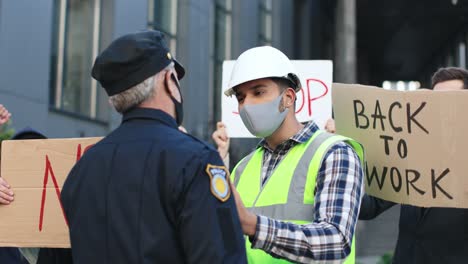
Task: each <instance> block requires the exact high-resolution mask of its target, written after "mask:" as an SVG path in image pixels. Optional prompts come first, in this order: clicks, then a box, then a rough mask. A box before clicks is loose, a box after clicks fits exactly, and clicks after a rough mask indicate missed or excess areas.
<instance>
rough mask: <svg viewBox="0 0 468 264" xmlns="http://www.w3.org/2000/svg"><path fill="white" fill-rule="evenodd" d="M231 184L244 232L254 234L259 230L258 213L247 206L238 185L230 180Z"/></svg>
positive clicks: (249, 234)
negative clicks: (238, 190)
mask: <svg viewBox="0 0 468 264" xmlns="http://www.w3.org/2000/svg"><path fill="white" fill-rule="evenodd" d="M229 184H230V185H231V192H232V194H234V199H235V200H236V207H237V213H238V214H239V220H240V223H241V226H242V232H244V234H245V235H248V236H253V235H255V232H256V230H257V215H255V214H254V213H252V212H250V211H249V210H247V208H245V206H244V203H243V202H242V199H241V198H240V195H239V192H237V190H236V187H234V184H232V182H231V181H229Z"/></svg>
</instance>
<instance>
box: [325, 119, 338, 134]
mask: <svg viewBox="0 0 468 264" xmlns="http://www.w3.org/2000/svg"><path fill="white" fill-rule="evenodd" d="M325 130H326V131H327V132H328V133H335V132H336V128H335V120H333V118H330V119H328V120H327V123H326V124H325Z"/></svg>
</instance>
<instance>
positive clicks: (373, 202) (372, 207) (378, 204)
mask: <svg viewBox="0 0 468 264" xmlns="http://www.w3.org/2000/svg"><path fill="white" fill-rule="evenodd" d="M395 204H396V203H394V202H390V201H386V200H382V199H380V198H377V197H374V196H370V195H367V194H365V195H364V197H363V198H362V202H361V210H360V212H359V220H371V219H374V218H376V217H377V216H379V215H380V214H381V213H383V212H385V211H386V210H387V209H389V208H390V207H392V206H394V205H395Z"/></svg>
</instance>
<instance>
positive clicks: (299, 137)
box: [257, 121, 319, 149]
mask: <svg viewBox="0 0 468 264" xmlns="http://www.w3.org/2000/svg"><path fill="white" fill-rule="evenodd" d="M317 130H319V127H318V126H317V124H315V122H314V121H309V122H306V123H304V127H303V128H302V129H301V130H299V131H298V132H297V133H296V134H295V135H293V136H292V137H290V138H289V139H287V140H286V141H285V142H287V141H293V142H295V143H296V144H301V143H305V142H307V141H308V140H309V139H310V137H312V135H313V134H314V133H315V132H316V131H317ZM285 142H283V143H281V144H284V143H285ZM258 147H263V148H266V149H270V147H269V146H268V144H267V142H266V140H265V139H262V140H261V141H260V142H259V143H258V145H257V148H258Z"/></svg>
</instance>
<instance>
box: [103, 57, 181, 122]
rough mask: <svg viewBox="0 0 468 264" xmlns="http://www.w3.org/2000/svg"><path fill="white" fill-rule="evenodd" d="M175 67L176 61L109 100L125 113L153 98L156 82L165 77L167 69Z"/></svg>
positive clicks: (120, 111) (116, 108) (119, 110)
mask: <svg viewBox="0 0 468 264" xmlns="http://www.w3.org/2000/svg"><path fill="white" fill-rule="evenodd" d="M173 69H174V63H171V64H169V65H168V66H167V67H166V68H164V69H163V70H161V71H160V72H158V73H157V74H155V75H153V76H151V77H149V78H148V79H146V80H144V81H143V82H141V83H139V84H137V85H135V86H133V87H132V88H130V89H127V90H125V91H123V92H121V93H118V94H116V95H113V96H111V97H109V102H110V103H111V104H112V106H114V108H115V110H117V112H119V113H124V112H126V111H128V110H129V109H131V108H133V107H136V106H138V105H139V104H141V103H143V102H144V101H146V100H148V99H151V98H153V96H154V95H155V89H154V82H155V80H156V82H157V83H159V80H160V79H161V78H163V77H164V74H165V73H166V72H167V71H170V70H173Z"/></svg>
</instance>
